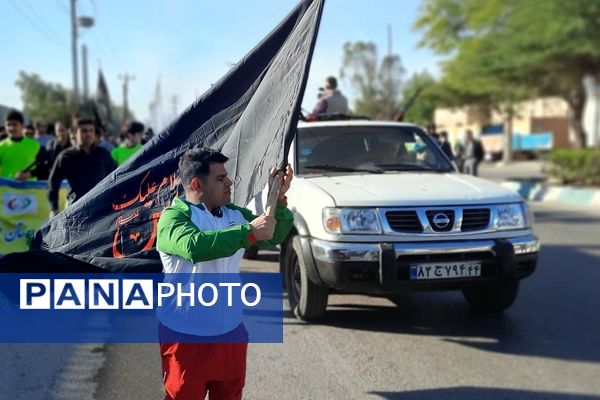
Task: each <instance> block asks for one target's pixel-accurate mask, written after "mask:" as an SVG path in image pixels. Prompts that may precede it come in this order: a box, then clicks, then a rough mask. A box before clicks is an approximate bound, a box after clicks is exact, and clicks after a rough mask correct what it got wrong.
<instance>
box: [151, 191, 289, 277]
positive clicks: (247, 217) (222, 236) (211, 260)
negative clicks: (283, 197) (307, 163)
mask: <svg viewBox="0 0 600 400" xmlns="http://www.w3.org/2000/svg"><path fill="white" fill-rule="evenodd" d="M220 212H221V214H222V216H220V217H218V216H215V215H213V213H211V211H210V210H208V209H207V208H206V207H204V206H203V205H193V204H191V203H188V202H187V201H185V200H183V199H181V198H175V199H174V200H173V204H172V205H171V206H170V207H167V208H165V209H164V211H163V212H162V215H161V216H160V219H159V221H158V236H157V240H156V248H157V250H158V252H159V253H160V258H161V260H162V264H163V271H164V272H166V273H175V272H187V273H199V272H219V273H237V272H239V270H240V269H239V267H240V261H241V258H242V256H243V254H244V249H247V248H248V247H250V245H251V244H252V243H250V239H249V236H250V231H251V229H252V228H251V226H250V223H249V222H250V221H252V220H253V219H255V218H256V215H253V214H252V212H251V211H250V210H248V209H246V208H242V207H237V206H235V205H233V204H228V205H225V206H222V207H221V208H220ZM275 219H276V221H277V224H276V226H275V233H274V235H273V238H272V239H271V240H269V241H258V242H255V243H254V245H255V246H259V247H260V246H266V245H276V244H279V243H281V242H282V241H283V240H284V239H285V237H286V236H287V234H288V233H289V231H290V229H291V228H292V225H293V221H294V217H293V215H292V213H291V211H290V210H288V208H287V207H286V206H285V205H283V204H280V203H278V204H277V207H276V210H275Z"/></svg>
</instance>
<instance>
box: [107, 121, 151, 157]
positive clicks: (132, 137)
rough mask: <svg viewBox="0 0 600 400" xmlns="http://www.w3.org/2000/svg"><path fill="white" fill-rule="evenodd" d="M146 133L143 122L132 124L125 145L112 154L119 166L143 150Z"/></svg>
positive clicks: (128, 129)
mask: <svg viewBox="0 0 600 400" xmlns="http://www.w3.org/2000/svg"><path fill="white" fill-rule="evenodd" d="M143 133H144V124H142V123H141V122H135V121H134V122H132V123H130V124H129V127H128V128H127V138H126V140H125V143H124V144H122V145H121V146H119V147H117V148H116V149H114V150H113V151H112V152H111V153H110V154H111V156H112V158H113V159H114V160H115V162H116V163H117V164H118V165H121V164H123V163H124V162H125V161H127V160H129V158H130V157H131V156H132V155H134V154H135V153H137V152H138V150H139V149H141V148H142V134H143Z"/></svg>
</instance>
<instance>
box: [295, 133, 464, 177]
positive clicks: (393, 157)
mask: <svg viewBox="0 0 600 400" xmlns="http://www.w3.org/2000/svg"><path fill="white" fill-rule="evenodd" d="M296 157H297V160H298V163H297V169H298V171H297V173H299V174H309V173H315V172H318V171H319V167H320V166H332V165H334V166H336V168H322V170H323V171H327V172H336V173H352V172H365V171H369V172H379V173H381V172H392V171H394V172H397V171H410V172H415V171H417V172H422V171H428V172H432V171H433V172H454V167H453V166H452V164H451V163H450V162H449V161H448V159H447V158H446V157H445V156H444V154H443V153H442V151H441V149H440V148H439V146H438V145H437V143H436V142H435V141H434V140H433V139H431V138H429V137H428V136H427V135H426V134H425V133H424V132H423V131H421V130H420V129H418V128H416V127H410V126H397V127H396V126H392V127H389V126H320V127H302V128H301V129H299V130H298V135H297V140H296Z"/></svg>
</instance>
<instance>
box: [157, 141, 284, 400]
mask: <svg viewBox="0 0 600 400" xmlns="http://www.w3.org/2000/svg"><path fill="white" fill-rule="evenodd" d="M227 160H228V158H227V157H226V156H224V155H223V154H221V153H219V152H218V151H215V150H212V149H209V148H201V149H192V150H188V151H187V152H186V153H185V154H184V155H183V156H182V157H181V159H180V161H179V176H180V178H181V181H182V184H183V187H184V191H185V197H184V198H175V199H174V200H173V203H172V205H171V206H170V207H167V208H166V209H165V210H164V211H163V213H162V215H161V217H160V219H159V222H158V237H157V242H156V247H157V250H158V251H159V253H160V257H161V260H162V263H163V272H165V273H178V274H180V273H188V274H190V273H224V274H228V273H239V271H240V261H241V259H242V255H243V254H244V249H247V248H248V247H250V246H251V245H259V246H260V244H261V242H262V243H263V244H265V245H267V244H268V245H276V244H279V243H281V242H282V241H283V240H284V239H285V238H286V236H287V234H288V233H289V231H290V229H291V227H292V224H293V220H294V217H293V215H292V213H291V212H290V210H288V209H287V207H286V204H287V202H286V197H285V193H286V192H287V190H288V189H289V187H290V183H291V181H292V177H293V171H292V169H291V167H290V166H288V167H287V169H286V172H285V175H284V176H283V178H282V183H281V189H280V191H279V195H278V202H277V206H276V210H275V213H274V214H275V217H274V218H273V217H272V216H270V215H269V214H270V212H271V211H272V210H267V212H266V213H265V214H263V215H260V216H255V215H252V212H251V211H249V210H247V209H245V208H241V207H237V206H235V205H233V204H231V186H232V184H233V182H232V181H231V179H229V177H228V176H227V171H226V170H225V162H227ZM159 320H160V321H161V326H160V332H161V344H160V352H161V357H162V368H163V383H164V386H165V391H166V396H165V400H170V399H203V398H204V397H205V396H206V393H207V392H209V393H210V394H209V396H210V398H211V399H213V398H216V399H239V398H241V395H242V389H243V387H244V382H245V376H246V350H247V346H248V344H247V339H246V340H244V339H243V336H244V333H245V330H244V327H243V324H242V321H241V320H240V321H235V324H237V327H235V328H234V329H233V330H231V331H229V332H225V333H224V335H241V336H242V339H241V340H239V342H238V343H202V341H203V340H202V338H201V337H197V342H193V341H190V343H170V342H166V343H163V340H164V339H162V337H173V336H174V334H175V336H176V334H177V333H178V331H177V327H176V326H173V325H176V324H177V315H176V316H172V315H168V314H159ZM172 324H173V325H172ZM169 325H171V326H169ZM181 326H182V327H184V326H185V328H188V326H187V325H186V324H183V325H181ZM174 330H175V331H176V332H173V331H174ZM185 330H186V332H183V333H184V334H186V335H193V334H194V333H196V332H191V331H190V329H189V328H188V329H185ZM196 334H200V332H198V333H196ZM188 338H189V337H188ZM223 341H224V342H231V340H228V339H226V338H225V339H224V340H223ZM235 341H238V340H235Z"/></svg>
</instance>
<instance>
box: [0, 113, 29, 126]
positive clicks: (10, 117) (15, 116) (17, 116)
mask: <svg viewBox="0 0 600 400" xmlns="http://www.w3.org/2000/svg"><path fill="white" fill-rule="evenodd" d="M4 120H5V121H17V122H20V123H21V124H24V123H25V120H24V118H23V114H22V113H21V112H20V111H17V110H10V111H9V112H8V114H6V117H4Z"/></svg>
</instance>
